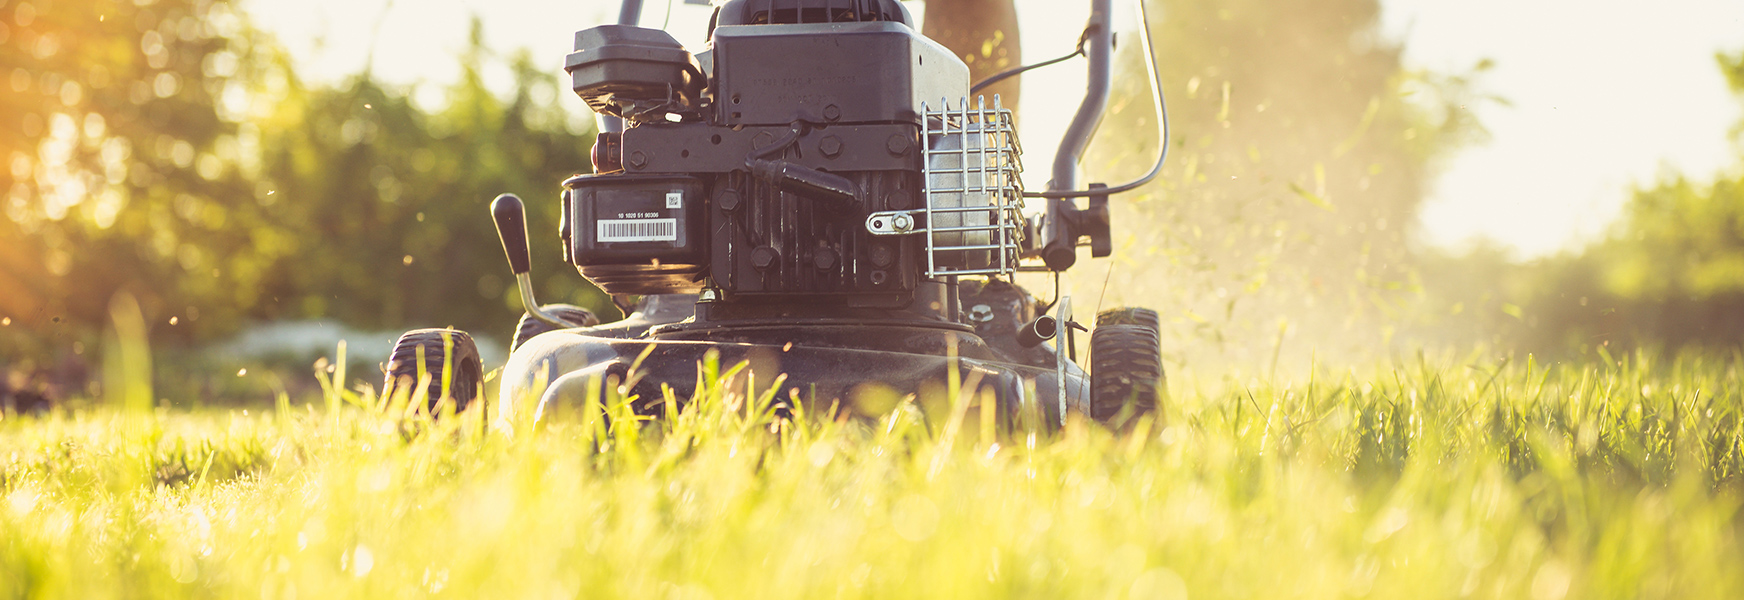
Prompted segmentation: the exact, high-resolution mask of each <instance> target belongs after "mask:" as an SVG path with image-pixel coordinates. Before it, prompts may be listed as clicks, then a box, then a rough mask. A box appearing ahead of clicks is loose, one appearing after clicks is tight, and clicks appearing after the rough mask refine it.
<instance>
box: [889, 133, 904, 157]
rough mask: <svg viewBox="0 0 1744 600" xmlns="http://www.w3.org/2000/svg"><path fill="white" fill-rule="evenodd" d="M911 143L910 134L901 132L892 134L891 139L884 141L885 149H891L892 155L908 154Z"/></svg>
mask: <svg viewBox="0 0 1744 600" xmlns="http://www.w3.org/2000/svg"><path fill="white" fill-rule="evenodd" d="M909 145H910V142H909V140H908V136H906V135H902V134H900V133H896V134H891V136H890V139H888V140H885V141H884V149H886V150H889V151H890V154H891V155H892V156H902V155H904V154H908V147H909Z"/></svg>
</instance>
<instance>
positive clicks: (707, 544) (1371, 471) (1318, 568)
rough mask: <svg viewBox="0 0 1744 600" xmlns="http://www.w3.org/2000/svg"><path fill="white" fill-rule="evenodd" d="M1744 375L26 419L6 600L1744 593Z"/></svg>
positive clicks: (9, 495) (734, 389) (1432, 371)
mask: <svg viewBox="0 0 1744 600" xmlns="http://www.w3.org/2000/svg"><path fill="white" fill-rule="evenodd" d="M1741 369H1744V361H1741V360H1740V359H1739V357H1738V356H1736V355H1732V356H1725V357H1720V356H1714V355H1706V356H1701V355H1690V356H1685V357H1683V358H1680V359H1677V360H1673V361H1667V362H1655V361H1651V360H1648V359H1647V358H1645V357H1643V356H1636V357H1630V358H1628V359H1626V360H1622V361H1613V360H1610V359H1609V358H1608V357H1607V358H1604V359H1597V358H1595V359H1594V360H1593V362H1592V363H1590V364H1580V365H1566V364H1564V365H1555V366H1549V367H1547V366H1544V365H1534V364H1531V363H1530V362H1529V361H1516V362H1512V363H1509V362H1502V361H1485V360H1476V359H1468V360H1452V359H1449V360H1439V361H1437V360H1418V361H1415V362H1411V363H1409V364H1398V365H1392V366H1388V367H1384V368H1379V369H1375V370H1373V371H1368V372H1360V373H1358V372H1349V373H1343V374H1333V373H1331V372H1330V371H1327V370H1325V369H1321V370H1320V371H1318V372H1317V374H1316V375H1315V376H1314V378H1313V379H1312V380H1310V381H1304V382H1300V383H1296V384H1290V385H1267V384H1259V383H1256V384H1235V383H1222V384H1216V385H1205V386H1203V387H1202V389H1176V390H1175V398H1176V400H1175V401H1174V402H1173V403H1172V405H1171V406H1170V408H1169V410H1168V413H1167V415H1166V424H1167V426H1166V427H1162V426H1157V427H1152V426H1150V424H1148V423H1147V424H1142V425H1140V426H1139V427H1137V428H1136V430H1135V431H1133V432H1129V433H1122V434H1115V433H1109V432H1107V431H1104V430H1101V429H1099V428H1095V427H1090V426H1085V425H1084V424H1082V423H1074V424H1073V425H1072V426H1070V427H1068V428H1067V429H1066V430H1065V431H1064V432H1062V433H1060V434H1059V435H1048V434H1042V435H1037V436H1034V437H1032V436H1030V435H1028V434H1027V433H1026V432H1024V431H1021V430H1020V431H996V432H995V434H994V435H992V436H989V435H987V433H986V432H987V426H988V424H987V423H985V422H983V421H982V420H981V419H980V418H979V415H980V413H979V412H978V410H977V409H976V408H975V407H973V406H969V405H963V404H959V405H958V407H959V410H957V411H956V412H955V415H954V416H955V417H956V418H946V419H943V421H944V422H942V423H932V424H928V423H924V422H922V419H921V414H922V412H921V411H919V410H917V409H915V408H913V405H904V406H903V407H901V408H899V409H898V410H897V411H896V412H894V413H892V415H891V416H889V417H887V418H885V419H883V420H880V421H877V422H837V421H830V420H825V419H819V418H815V417H804V416H802V417H801V418H798V419H796V420H794V421H792V422H776V420H775V419H774V418H773V417H771V416H769V415H768V414H766V413H763V412H759V411H750V410H747V408H746V407H747V405H748V404H750V403H747V402H746V401H745V397H744V395H743V393H741V392H742V390H743V388H744V386H745V382H744V381H742V380H741V379H738V378H733V377H729V378H728V380H727V381H724V382H722V384H721V385H718V386H715V387H713V388H711V389H710V390H709V392H708V393H707V394H705V397H704V398H703V399H702V400H700V401H699V402H697V403H695V404H693V405H692V407H691V409H690V410H689V411H688V412H686V413H685V414H683V415H682V416H680V417H678V418H675V419H669V420H665V421H661V422H645V423H640V424H633V423H632V421H631V420H630V419H627V418H624V415H623V414H621V412H620V413H619V414H618V415H616V416H617V417H618V418H616V419H612V420H610V421H609V422H610V425H607V420H604V419H600V418H598V415H597V414H593V415H590V414H586V413H585V412H584V413H580V414H576V415H566V416H562V417H560V418H558V419H556V420H555V421H554V422H552V423H550V424H549V425H548V426H545V427H543V428H542V429H540V430H534V429H533V428H531V427H529V426H528V425H527V424H526V423H518V424H515V425H516V426H515V427H513V428H512V430H511V429H503V428H496V429H493V428H492V427H490V426H488V425H487V424H486V423H485V422H484V419H482V418H479V416H478V415H477V414H476V413H468V414H465V415H461V416H460V417H459V418H450V419H445V420H441V421H438V422H431V421H429V420H427V419H420V418H416V417H413V418H406V417H403V416H402V415H401V414H400V413H399V412H396V411H389V410H384V409H381V408H379V407H374V406H373V403H374V400H373V399H372V398H371V397H370V396H369V395H367V394H361V395H360V394H351V395H349V396H346V395H345V394H340V393H334V394H331V395H330V397H329V398H328V400H329V402H325V403H320V404H321V406H319V407H317V406H302V405H296V406H293V405H292V404H291V403H289V402H288V401H283V400H284V399H282V401H281V403H280V405H279V407H278V408H277V409H271V408H268V409H266V410H261V411H250V412H247V413H244V412H241V411H237V412H229V413H213V412H205V413H193V414H186V413H166V412H163V411H158V412H156V413H148V412H140V410H139V409H134V410H131V411H128V410H122V409H113V410H109V409H104V410H90V411H85V412H77V413H72V414H56V415H51V416H47V417H43V418H37V419H17V418H12V419H8V420H6V421H4V422H0V596H5V597H64V598H108V597H141V596H147V597H247V598H293V597H294V598H343V597H359V598H388V597H420V596H439V597H457V598H478V597H491V598H575V597H584V598H609V597H642V598H734V597H744V598H766V597H778V598H781V597H785V598H820V597H867V598H904V597H921V596H928V597H1023V598H1053V597H1093V598H1124V597H1143V598H1346V597H1364V596H1367V597H1376V598H1458V597H1474V598H1538V599H1555V598H1565V597H1566V598H1740V597H1744V551H1741V549H1740V547H1739V540H1740V533H1741V532H1744V530H1741V529H1740V524H1741V523H1744V521H1741V520H1740V500H1741V498H1744V494H1741V493H1740V492H1741V491H1744V454H1741V436H1744V432H1741V429H1740V427H1741V420H1740V416H1741V415H1740V412H1741V411H1744V402H1741V397H1740V391H1739V381H1740V378H1739V375H1740V370H1741ZM342 397H345V398H349V399H350V400H352V402H340V401H339V400H340V399H341V398H342ZM358 405H371V406H370V407H369V408H362V407H360V406H358ZM803 408H805V407H802V409H803ZM994 429H998V428H997V427H995V428H994Z"/></svg>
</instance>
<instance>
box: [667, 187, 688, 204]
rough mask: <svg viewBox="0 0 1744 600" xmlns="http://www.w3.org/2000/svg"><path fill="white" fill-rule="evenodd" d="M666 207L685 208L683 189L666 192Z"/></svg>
mask: <svg viewBox="0 0 1744 600" xmlns="http://www.w3.org/2000/svg"><path fill="white" fill-rule="evenodd" d="M666 208H684V192H683V191H682V190H674V191H670V192H666Z"/></svg>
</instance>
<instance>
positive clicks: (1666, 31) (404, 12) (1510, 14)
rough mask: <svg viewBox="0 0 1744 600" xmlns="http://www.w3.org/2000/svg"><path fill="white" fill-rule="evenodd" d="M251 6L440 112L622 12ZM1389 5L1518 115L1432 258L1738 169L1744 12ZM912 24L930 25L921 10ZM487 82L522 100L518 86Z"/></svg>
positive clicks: (1436, 51)
mask: <svg viewBox="0 0 1744 600" xmlns="http://www.w3.org/2000/svg"><path fill="white" fill-rule="evenodd" d="M646 4H647V7H646V8H645V10H644V13H643V22H642V24H643V25H644V26H650V27H658V26H660V25H661V24H662V23H663V22H665V21H666V20H667V18H666V16H665V15H666V4H667V3H666V2H663V1H661V0H647V1H646ZM1017 5H1018V15H1019V21H1020V22H1019V26H1020V27H1021V30H1022V32H1023V36H1022V41H1023V52H1024V56H1025V57H1026V58H1028V59H1030V60H1031V61H1034V60H1040V59H1045V58H1051V57H1054V56H1057V55H1060V54H1064V53H1065V52H1067V51H1069V50H1070V48H1071V47H1072V45H1073V43H1074V42H1075V41H1076V39H1077V36H1078V30H1079V28H1080V26H1079V25H1078V24H1081V23H1083V22H1084V20H1085V15H1086V11H1087V6H1088V3H1087V2H1081V1H1080V2H1068V1H1063V0H1017ZM1115 5H1116V7H1117V8H1116V16H1117V26H1119V27H1120V28H1123V29H1129V30H1130V29H1132V28H1133V27H1134V24H1135V23H1136V18H1135V17H1134V15H1133V13H1134V12H1135V11H1134V10H1133V9H1132V8H1131V6H1130V5H1131V2H1128V1H1125V0H1116V2H1115ZM247 6H248V7H249V10H250V11H251V12H252V13H253V14H254V15H255V18H256V22H257V23H259V24H260V25H262V26H263V27H265V28H266V29H268V30H269V31H272V32H274V33H276V34H277V35H278V36H279V38H280V40H281V41H282V42H284V43H285V44H286V45H288V46H289V47H290V49H291V51H292V53H293V55H294V56H296V57H297V59H298V60H299V63H300V64H299V66H300V68H301V72H302V73H303V74H304V75H305V76H306V77H311V78H314V79H320V80H338V79H340V78H343V77H344V76H347V75H350V74H353V73H356V72H358V71H360V70H361V69H362V68H363V66H364V63H365V60H366V58H365V57H369V56H373V61H374V62H373V64H374V68H375V73H376V74H377V75H378V76H379V77H381V78H383V79H386V80H388V81H392V82H399V83H417V82H424V83H427V84H430V85H423V86H421V87H420V96H419V98H420V100H421V101H423V102H425V103H427V104H432V105H433V104H435V103H436V102H439V101H440V95H439V94H440V90H441V88H442V86H443V85H445V84H447V83H448V82H451V81H453V80H454V78H455V76H456V74H457V69H456V67H455V60H454V57H455V56H456V55H457V54H458V53H459V51H460V50H461V48H463V47H464V45H465V42H466V36H467V32H468V27H469V21H470V18H471V15H475V14H476V15H481V16H483V17H485V21H484V26H485V31H484V34H485V41H486V43H487V45H489V46H490V47H492V48H495V49H498V50H501V51H510V50H512V49H514V48H519V47H525V48H528V49H529V50H531V51H532V52H533V56H534V57H535V58H537V59H540V60H546V61H548V62H549V63H550V64H551V65H552V70H553V72H561V65H562V61H563V57H564V55H566V54H568V53H569V52H570V50H571V43H572V39H573V34H574V32H575V31H576V30H578V29H584V28H587V27H590V26H593V25H596V24H600V23H606V22H614V21H615V20H616V18H617V12H618V2H617V1H615V0H570V1H566V2H565V1H555V0H399V2H397V3H395V2H393V1H392V0H248V4H247ZM1382 6H1383V17H1382V18H1383V21H1384V29H1385V31H1386V33H1387V34H1388V35H1389V36H1390V37H1392V38H1394V39H1398V40H1402V41H1403V42H1404V44H1405V47H1406V61H1407V63H1408V64H1409V65H1410V66H1412V67H1427V68H1430V69H1434V70H1438V71H1444V72H1446V71H1457V70H1463V69H1466V68H1469V67H1470V66H1471V65H1473V64H1476V63H1477V62H1478V61H1479V60H1480V59H1483V58H1491V59H1494V60H1495V61H1496V67H1495V69H1494V70H1493V71H1491V72H1490V74H1489V75H1488V76H1487V77H1486V78H1485V79H1484V80H1483V82H1482V84H1483V89H1484V90H1486V91H1488V92H1490V93H1494V94H1497V95H1500V96H1503V97H1505V98H1507V99H1508V100H1509V102H1510V103H1511V106H1502V105H1495V104H1490V105H1482V106H1478V107H1475V110H1477V111H1478V114H1479V117H1480V119H1481V120H1482V121H1483V123H1484V124H1485V125H1486V126H1487V127H1488V128H1489V130H1490V132H1491V134H1492V140H1491V142H1489V143H1488V144H1486V145H1484V146H1481V147H1476V148H1469V149H1466V150H1465V151H1463V152H1462V153H1461V154H1460V155H1459V156H1457V157H1456V158H1455V159H1454V160H1453V161H1452V163H1450V164H1449V165H1448V166H1447V167H1448V168H1447V171H1446V172H1445V173H1443V175H1442V177H1441V178H1440V179H1439V180H1438V183H1437V186H1436V187H1435V189H1434V191H1433V193H1432V196H1431V198H1430V200H1429V203H1428V205H1427V206H1426V207H1425V211H1424V223H1423V226H1424V228H1425V232H1426V233H1427V234H1428V236H1427V237H1428V239H1429V241H1431V242H1432V243H1435V244H1438V245H1447V246H1458V245H1460V244H1462V243H1464V242H1465V241H1466V240H1469V239H1471V238H1473V237H1477V236H1482V237H1489V238H1493V239H1495V240H1498V241H1500V242H1503V243H1504V244H1507V245H1509V246H1512V247H1513V248H1515V250H1516V251H1517V252H1518V253H1519V255H1520V256H1521V257H1532V256H1540V255H1544V254H1549V253H1553V252H1556V251H1558V250H1560V249H1564V248H1570V247H1574V246H1576V245H1578V244H1580V243H1581V242H1584V241H1587V240H1590V239H1592V238H1593V237H1594V236H1596V235H1597V234H1598V233H1599V232H1601V231H1602V230H1603V228H1604V227H1605V226H1606V225H1607V224H1608V223H1610V222H1611V221H1612V219H1614V218H1615V217H1616V216H1617V214H1618V209H1619V208H1620V207H1621V206H1622V204H1623V202H1624V200H1626V199H1627V194H1628V189H1629V187H1630V186H1631V185H1635V184H1643V185H1644V184H1648V183H1651V182H1652V181H1653V180H1654V179H1655V178H1656V177H1658V176H1659V175H1660V174H1662V173H1667V172H1671V171H1678V172H1683V173H1689V174H1692V175H1695V176H1697V177H1698V178H1703V179H1705V178H1706V177H1707V176H1708V175H1710V174H1712V173H1714V172H1715V171H1717V170H1719V169H1721V168H1722V167H1723V166H1725V165H1728V164H1734V163H1736V159H1735V158H1734V154H1733V150H1732V149H1731V148H1730V147H1729V145H1728V143H1727V141H1726V131H1727V129H1728V128H1729V127H1730V126H1731V125H1732V124H1733V123H1735V122H1737V120H1738V118H1739V108H1738V106H1739V104H1738V102H1737V101H1735V100H1734V99H1733V98H1732V97H1731V96H1730V94H1729V92H1728V91H1727V90H1726V87H1725V82H1724V80H1723V79H1722V78H1721V76H1720V74H1719V72H1718V71H1717V70H1716V69H1715V67H1714V63H1713V58H1712V57H1713V55H1714V53H1715V52H1716V51H1720V50H1732V51H1735V50H1737V49H1740V48H1744V1H1739V0H1664V1H1662V2H1655V3H1643V2H1629V1H1624V0H1557V1H1550V0H1461V1H1458V2H1450V1H1447V0H1382ZM911 10H913V11H914V12H916V13H917V14H924V10H923V7H922V6H921V5H919V4H918V3H911ZM708 15H709V9H708V8H707V7H703V6H692V5H685V4H684V3H683V0H677V1H675V2H673V8H672V15H671V17H670V22H669V23H668V29H669V31H671V32H672V33H673V35H674V37H676V38H678V40H679V41H680V42H683V43H685V44H687V45H691V46H699V45H701V43H702V41H703V37H704V31H705V29H706V24H707V22H708ZM1153 18H1167V15H1153ZM378 28H379V29H378ZM378 31H379V35H378V34H377V33H376V32H378ZM372 39H373V40H375V42H374V46H373V52H372V50H371V44H370V40H372ZM1161 58H1162V60H1167V57H1161ZM1080 65H1081V63H1077V64H1066V65H1060V66H1058V67H1053V68H1049V69H1044V70H1041V71H1037V72H1034V74H1030V75H1025V77H1024V79H1023V81H1024V100H1023V101H1024V108H1025V110H1024V122H1023V123H1021V124H1020V127H1021V129H1020V136H1021V137H1022V139H1023V140H1024V141H1025V143H1024V149H1025V151H1026V155H1025V157H1024V158H1025V160H1024V163H1025V164H1026V165H1028V166H1029V168H1030V170H1029V173H1027V174H1026V177H1025V181H1026V184H1027V185H1028V186H1030V187H1041V186H1042V185H1044V184H1045V182H1046V180H1047V175H1048V174H1047V165H1049V164H1050V163H1051V162H1052V153H1053V147H1054V145H1055V144H1056V143H1057V140H1058V138H1059V136H1060V134H1061V132H1063V131H1064V129H1065V124H1066V121H1067V119H1069V118H1070V114H1071V112H1072V110H1073V109H1074V108H1075V107H1076V103H1077V100H1078V97H1079V96H1080V95H1081V94H1082V90H1083V85H1084V84H1083V81H1084V80H1083V75H1082V67H1081V66H1080ZM486 77H487V82H489V83H491V84H492V85H493V86H495V87H499V88H506V87H507V86H508V82H509V75H508V72H507V70H506V69H503V70H499V71H495V72H488V73H486ZM563 97H564V102H565V103H566V104H565V105H566V106H567V107H568V108H570V110H571V111H573V112H575V113H576V114H578V115H587V114H589V113H588V110H587V108H586V106H585V105H583V104H582V103H581V101H580V100H579V99H578V98H575V97H574V96H573V95H569V94H565V95H564V96H563Z"/></svg>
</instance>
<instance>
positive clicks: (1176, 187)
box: [1078, 0, 1487, 356]
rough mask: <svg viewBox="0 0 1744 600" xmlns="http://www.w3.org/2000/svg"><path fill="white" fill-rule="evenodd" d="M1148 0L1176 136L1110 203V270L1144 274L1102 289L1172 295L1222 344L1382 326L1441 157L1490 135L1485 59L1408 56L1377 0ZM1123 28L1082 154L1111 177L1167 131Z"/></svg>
mask: <svg viewBox="0 0 1744 600" xmlns="http://www.w3.org/2000/svg"><path fill="white" fill-rule="evenodd" d="M1150 4H1151V7H1152V8H1151V10H1150V13H1151V15H1152V20H1153V21H1154V23H1153V27H1152V36H1153V37H1154V39H1155V40H1156V43H1157V60H1158V67H1159V69H1160V71H1161V76H1162V82H1163V93H1164V95H1165V96H1166V97H1167V98H1168V100H1169V112H1170V120H1171V122H1172V123H1171V124H1172V125H1173V136H1174V139H1173V140H1171V142H1172V148H1171V154H1170V156H1169V162H1168V164H1167V165H1166V166H1165V168H1164V171H1163V175H1162V178H1161V180H1160V183H1158V184H1155V185H1153V186H1151V187H1149V188H1147V191H1148V193H1146V192H1141V193H1137V194H1132V195H1128V196H1124V197H1122V198H1121V200H1120V201H1118V202H1115V203H1113V205H1114V206H1113V209H1114V212H1115V219H1114V222H1115V223H1116V224H1117V225H1116V231H1115V238H1116V240H1117V242H1119V243H1118V244H1117V249H1116V257H1115V262H1114V264H1113V265H1111V268H1113V269H1115V270H1117V271H1119V272H1120V274H1121V276H1120V277H1119V278H1118V279H1121V280H1137V281H1139V282H1140V283H1139V284H1137V285H1126V286H1112V287H1110V289H1109V290H1108V291H1107V295H1108V298H1105V299H1104V300H1103V304H1105V305H1115V304H1122V303H1142V304H1147V305H1154V306H1159V307H1164V308H1166V309H1168V310H1166V311H1165V312H1166V313H1173V315H1165V321H1169V320H1173V321H1174V322H1175V323H1176V326H1177V327H1178V328H1179V330H1180V331H1181V332H1182V333H1190V334H1193V335H1194V337H1196V338H1199V339H1200V340H1207V341H1215V342H1218V343H1227V346H1225V349H1226V350H1236V351H1240V350H1242V349H1246V350H1250V351H1253V350H1258V351H1261V352H1264V353H1265V354H1269V353H1271V352H1272V351H1273V350H1274V346H1273V344H1272V342H1273V335H1272V331H1274V330H1276V328H1277V323H1278V322H1279V320H1280V319H1283V320H1285V321H1287V322H1289V326H1290V328H1291V329H1293V330H1301V329H1304V328H1305V331H1303V332H1301V335H1303V336H1306V337H1309V338H1311V339H1314V340H1315V344H1314V345H1317V346H1320V347H1322V348H1331V347H1336V346H1344V345H1355V346H1373V345H1375V344H1376V343H1377V342H1379V341H1381V339H1382V338H1381V336H1380V335H1379V334H1381V333H1382V327H1381V325H1383V324H1384V323H1385V322H1386V321H1387V320H1389V319H1391V318H1394V317H1395V316H1396V314H1395V313H1396V312H1397V310H1398V309H1399V304H1400V303H1401V302H1403V301H1404V300H1406V299H1408V298H1409V297H1410V296H1409V294H1408V292H1410V291H1412V290H1413V289H1415V286H1416V282H1415V280H1414V279H1413V278H1412V272H1413V270H1412V268H1413V264H1412V263H1413V261H1412V259H1411V257H1410V255H1411V248H1410V247H1409V246H1408V244H1407V242H1408V241H1409V240H1410V239H1411V236H1412V235H1413V233H1414V232H1413V227H1414V226H1415V223H1416V220H1417V211H1418V207H1419V206H1420V204H1421V202H1422V200H1423V198H1424V195H1425V189H1426V187H1427V185H1428V183H1429V181H1430V178H1431V176H1432V175H1433V172H1434V168H1435V166H1436V165H1437V164H1438V161H1439V160H1441V159H1442V158H1444V157H1446V156H1447V155H1448V154H1449V153H1450V152H1451V151H1452V150H1453V149H1455V148H1457V147H1459V146H1461V145H1463V144H1464V143H1467V142H1469V141H1471V140H1473V139H1477V138H1478V137H1481V136H1482V135H1483V131H1482V129H1481V127H1479V126H1478V125H1477V123H1476V121H1475V120H1474V118H1473V117H1472V116H1471V113H1470V112H1469V111H1467V110H1466V109H1465V105H1466V104H1467V103H1468V102H1474V101H1478V98H1477V94H1476V92H1475V91H1474V90H1473V88H1474V86H1475V84H1474V82H1473V81H1472V79H1471V78H1472V77H1473V76H1475V75H1476V74H1478V73H1481V72H1482V70H1483V69H1485V68H1487V65H1482V64H1480V65H1478V66H1477V67H1476V68H1474V70H1473V72H1472V73H1469V74H1464V75H1437V74H1430V73H1418V72H1412V71H1409V70H1407V69H1406V68H1405V67H1404V66H1403V65H1402V64H1401V61H1400V52H1401V49H1400V47H1399V46H1397V45H1396V44H1395V43H1393V42H1390V41H1388V40H1386V39H1385V38H1384V37H1383V36H1382V34H1381V32H1380V26H1379V21H1378V15H1379V11H1380V5H1379V3H1378V2H1376V1H1375V0H1339V1H1336V2H1330V3H1329V2H1319V1H1308V0H1288V1H1283V2H1278V1H1275V0H1221V1H1217V2H1186V1H1163V0H1156V1H1153V2H1151V3H1150ZM1121 42H1122V43H1121V50H1123V54H1124V56H1123V60H1124V64H1125V67H1124V68H1123V69H1122V70H1121V73H1122V75H1121V77H1119V78H1118V79H1117V96H1116V99H1115V100H1114V102H1113V103H1112V105H1111V112H1110V113H1109V115H1108V117H1107V119H1106V120H1105V122H1104V123H1103V126H1102V129H1101V130H1102V132H1103V133H1102V135H1101V136H1100V137H1099V138H1098V139H1097V142H1096V144H1095V146H1096V148H1098V149H1099V152H1097V153H1095V154H1094V155H1093V156H1092V157H1091V159H1090V160H1087V161H1086V167H1087V168H1089V169H1090V170H1091V171H1092V172H1093V176H1094V177H1095V180H1106V181H1110V182H1117V181H1122V180H1124V179H1126V178H1128V177H1134V176H1137V175H1139V174H1141V173H1143V172H1144V171H1145V170H1146V169H1148V168H1149V166H1150V162H1149V161H1150V160H1151V157H1153V156H1155V148H1156V145H1157V140H1156V139H1155V136H1154V134H1152V133H1151V132H1152V131H1154V129H1155V124H1154V121H1153V119H1154V117H1152V109H1151V107H1150V93H1149V90H1148V86H1147V81H1146V79H1147V77H1146V75H1145V73H1144V70H1143V68H1142V66H1141V64H1140V63H1139V60H1140V57H1141V56H1142V55H1138V54H1137V53H1136V52H1134V51H1133V49H1136V48H1141V47H1142V46H1140V45H1139V44H1138V42H1137V40H1133V39H1127V38H1124V37H1123V38H1122V40H1121ZM1086 271H1089V272H1090V273H1091V274H1092V275H1101V274H1100V273H1097V272H1096V271H1098V269H1086ZM1091 279H1096V280H1100V279H1101V277H1094V278H1091V277H1086V278H1085V281H1086V282H1089V285H1095V284H1096V283H1099V282H1093V281H1090V280H1091ZM1116 288H1118V289H1116ZM1078 293H1079V294H1080V298H1082V297H1083V295H1084V294H1089V295H1091V296H1092V297H1094V296H1098V295H1101V292H1100V291H1099V290H1097V289H1095V288H1093V287H1092V288H1087V287H1084V286H1081V287H1080V288H1079V289H1078ZM1171 317H1172V318H1171ZM1254 354H1258V353H1257V352H1256V353H1254ZM1254 354H1249V356H1253V355H1254Z"/></svg>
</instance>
